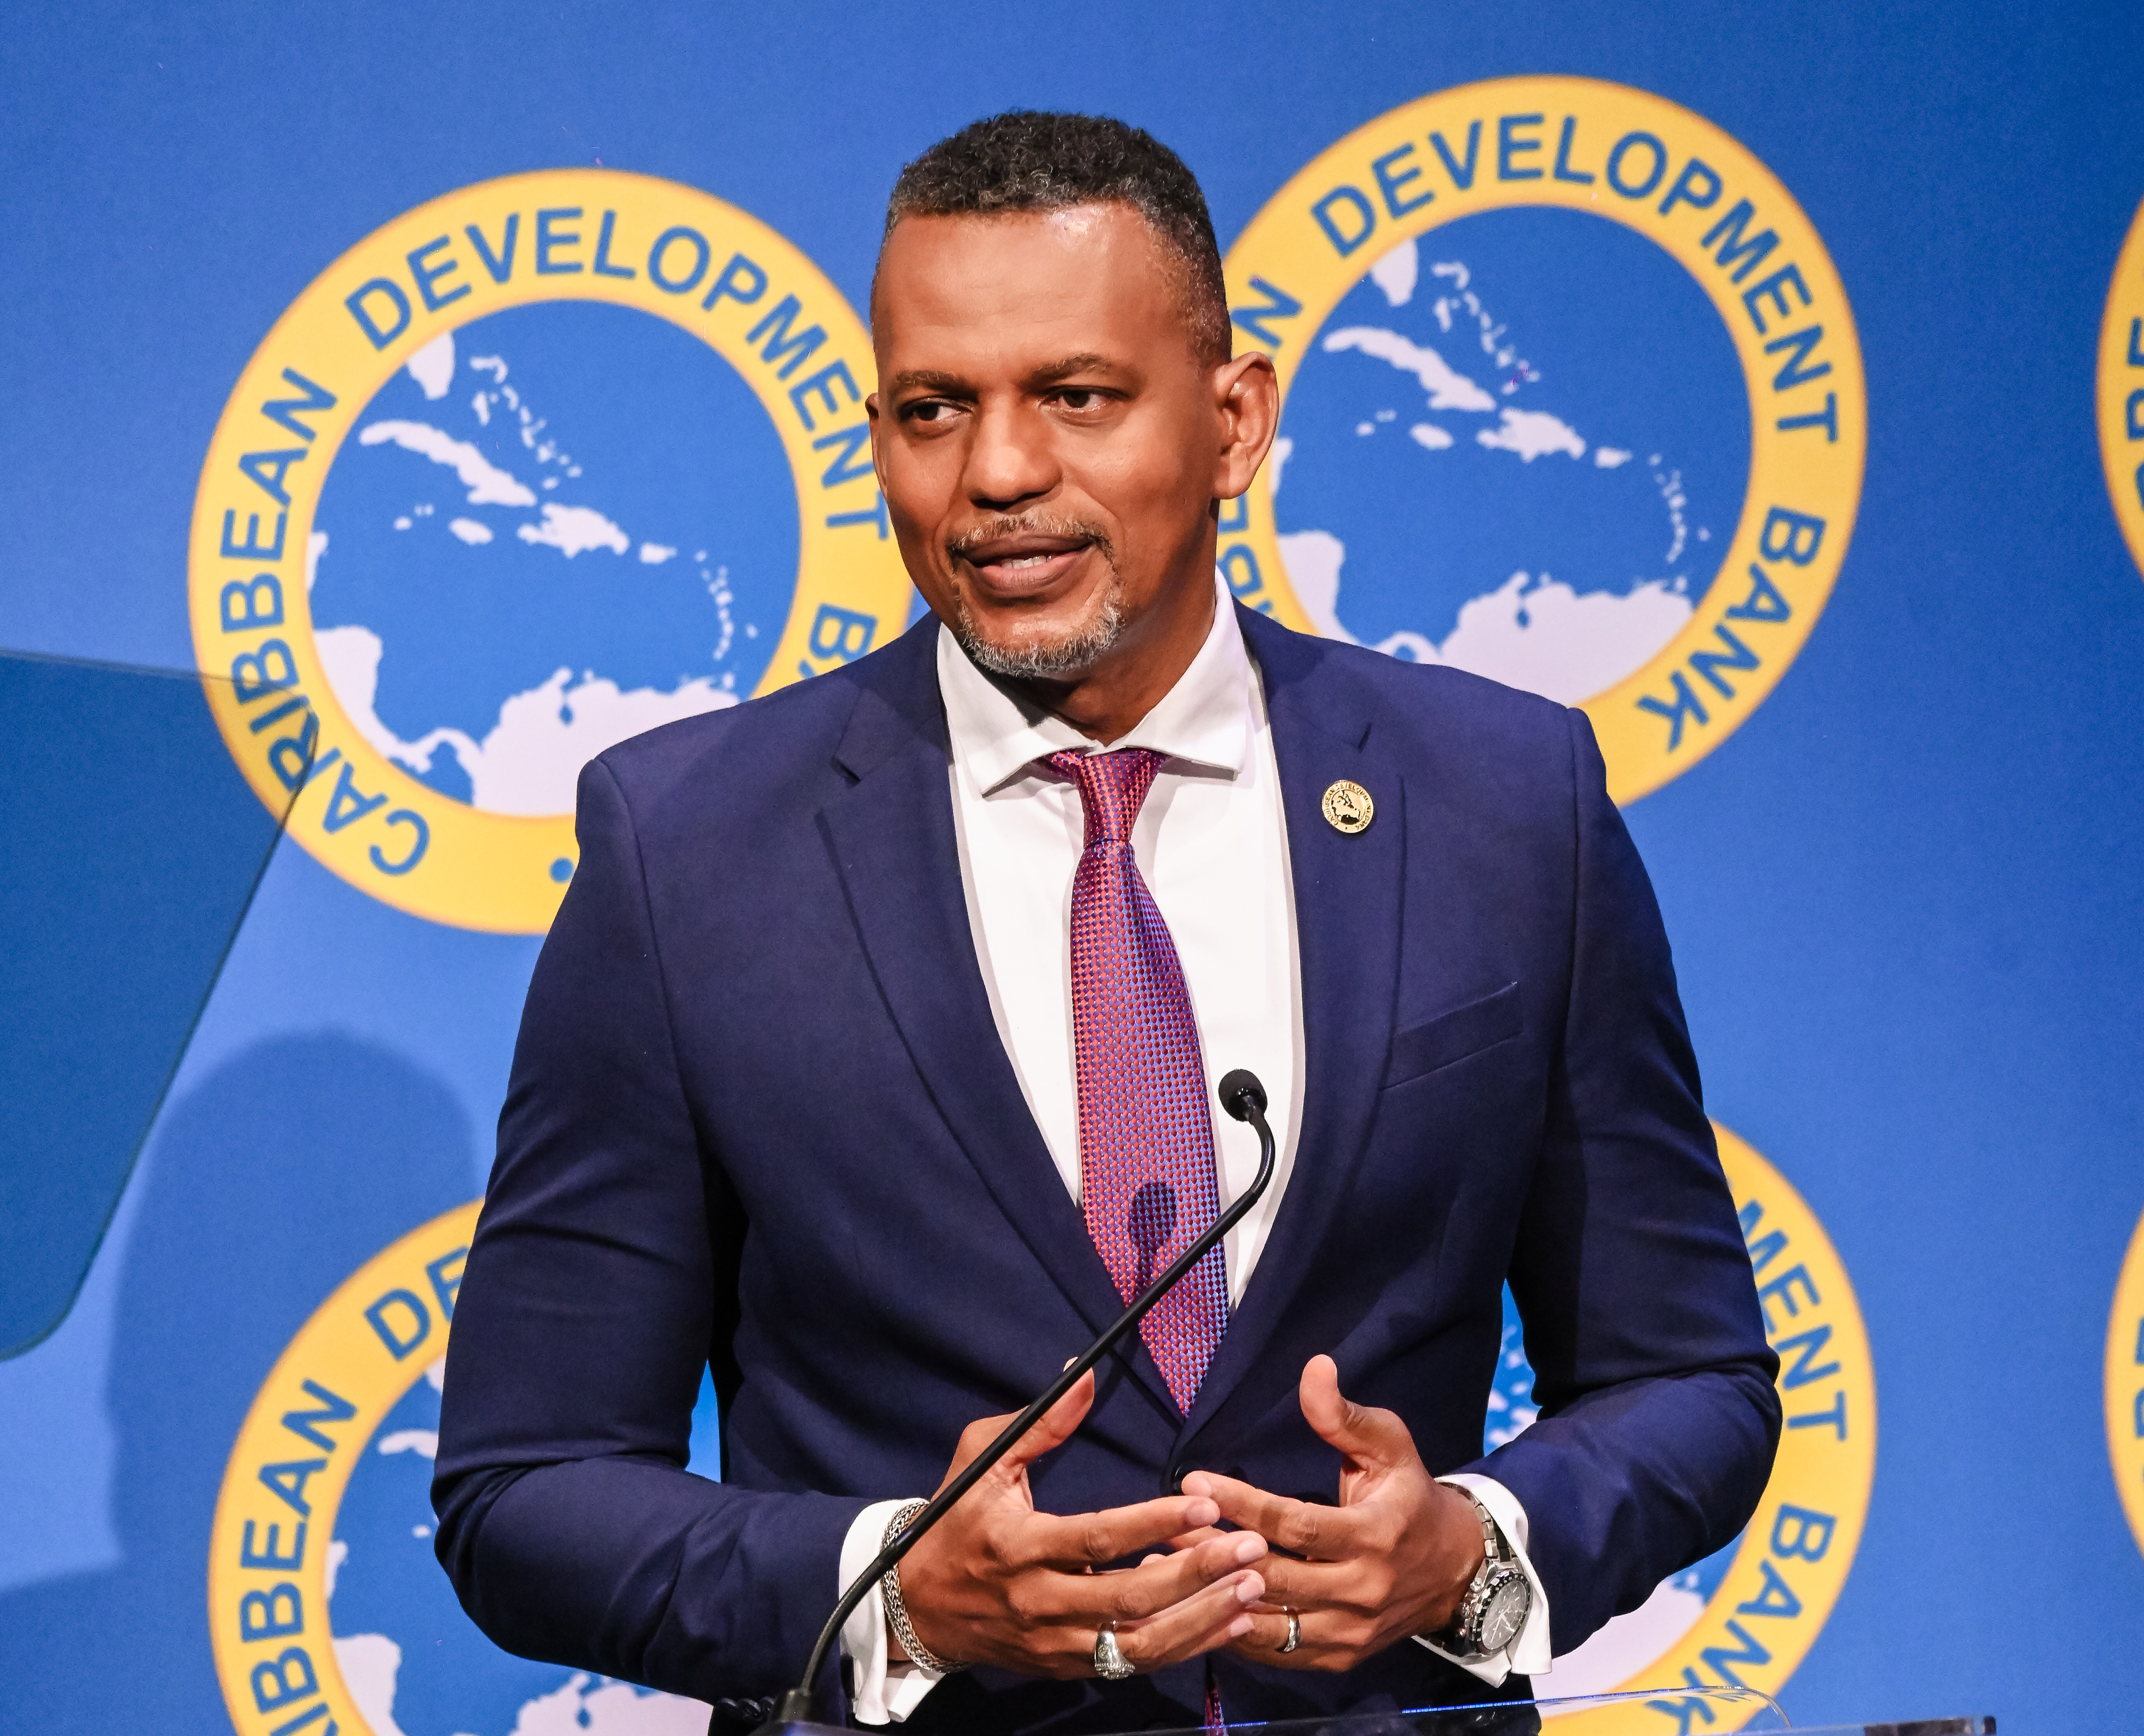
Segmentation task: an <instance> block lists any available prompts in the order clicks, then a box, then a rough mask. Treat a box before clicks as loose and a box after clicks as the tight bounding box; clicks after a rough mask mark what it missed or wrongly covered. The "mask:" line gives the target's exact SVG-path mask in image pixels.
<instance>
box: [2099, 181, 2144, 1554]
mask: <svg viewBox="0 0 2144 1736" xmlns="http://www.w3.org/2000/svg"><path fill="white" fill-rule="evenodd" d="M2096 395H2097V399H2098V408H2099V459H2100V464H2101V465H2102V468H2103V469H2105V470H2106V472H2107V495H2108V498H2110V499H2112V502H2113V503H2114V518H2115V522H2116V523H2118V524H2119V525H2121V527H2122V541H2123V542H2125V543H2127V544H2128V545H2129V556H2130V558H2131V559H2132V560H2133V561H2135V562H2136V563H2137V565H2138V566H2139V567H2140V568H2144V205H2140V206H2137V215H2136V216H2134V217H2133V218H2132V219H2131V220H2130V224H2129V235H2128V237H2127V240H2125V241H2123V242H2122V256H2121V258H2120V259H2118V260H2116V261H2115V265H2114V281H2113V282H2112V283H2111V284H2109V285H2107V316H2106V317H2105V318H2104V319H2103V320H2101V321H2100V325H2099V378H2098V390H2097V394H2096ZM2131 1517H2132V1522H2133V1520H2134V1517H2135V1515H2134V1512H2133V1510H2132V1515H2131Z"/></svg>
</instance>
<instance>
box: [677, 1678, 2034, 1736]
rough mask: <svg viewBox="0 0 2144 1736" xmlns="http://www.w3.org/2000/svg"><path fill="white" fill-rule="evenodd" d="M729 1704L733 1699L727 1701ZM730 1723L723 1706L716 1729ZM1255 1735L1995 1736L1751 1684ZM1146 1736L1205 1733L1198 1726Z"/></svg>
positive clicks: (1272, 1729)
mask: <svg viewBox="0 0 2144 1736" xmlns="http://www.w3.org/2000/svg"><path fill="white" fill-rule="evenodd" d="M725 1704H731V1703H725ZM727 1728H728V1725H727V1721H726V1720H725V1719H724V1718H723V1716H722V1712H721V1710H719V1709H718V1710H717V1714H716V1717H715V1719H714V1723H713V1725H712V1729H714V1730H715V1731H717V1732H721V1731H723V1730H725V1729H727ZM1228 1729H1230V1730H1231V1731H1238V1730H1240V1731H1243V1732H1246V1733H1252V1732H1255V1733H1256V1736H1531V1733H1533V1732H1536V1731H1538V1732H1541V1733H1542V1736H1715V1733H1717V1736H1725V1733H1726V1732H1728V1731H1732V1730H1743V1731H1766V1730H1794V1731H1797V1732H1799V1733H1800V1736H1994V1733H1995V1720H1994V1719H1993V1718H1988V1717H1966V1716H1959V1717H1951V1718H1920V1719H1893V1720H1890V1721H1887V1722H1882V1723H1859V1724H1796V1723H1794V1722H1791V1721H1790V1720H1789V1718H1788V1716H1787V1714H1786V1713H1785V1712H1784V1710H1783V1709H1781V1708H1780V1706H1779V1704H1778V1702H1777V1701H1775V1700H1774V1699H1770V1698H1769V1697H1768V1696H1766V1695H1764V1694H1759V1693H1757V1692H1756V1691H1755V1690H1754V1689H1745V1688H1687V1687H1671V1688H1670V1687H1664V1688H1659V1689H1636V1690H1635V1691H1631V1692H1627V1693H1622V1694H1590V1695H1586V1696H1585V1697H1583V1698H1580V1699H1541V1700H1500V1701H1496V1702H1494V1703H1491V1704H1481V1705H1473V1706H1438V1707H1431V1708H1426V1709H1422V1710H1418V1711H1412V1712H1372V1713H1362V1714H1347V1715H1346V1716H1342V1717H1334V1718H1312V1719H1293V1720H1289V1721H1287V1722H1282V1723H1273V1724H1251V1723H1243V1724H1237V1723H1233V1722H1232V1723H1230V1724H1229V1725H1228ZM776 1731H778V1732H780V1733H781V1736H839V1733H838V1732H837V1730H836V1729H835V1727H831V1726H827V1725H822V1724H784V1725H778V1726H776V1727H775V1729H774V1730H770V1731H767V1736H776ZM1145 1736H1204V1733H1203V1732H1200V1731H1198V1730H1195V1729H1194V1730H1186V1731H1182V1732H1174V1731H1171V1732H1160V1733H1145Z"/></svg>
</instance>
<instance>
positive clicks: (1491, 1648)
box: [1430, 1483, 1534, 1658]
mask: <svg viewBox="0 0 2144 1736" xmlns="http://www.w3.org/2000/svg"><path fill="white" fill-rule="evenodd" d="M1447 1487H1449V1488H1453V1489H1458V1490H1459V1493H1460V1494H1462V1495H1465V1496H1466V1497H1467V1503H1468V1505H1471V1506H1472V1508H1473V1509H1474V1511H1475V1513H1476V1516H1478V1517H1479V1518H1480V1520H1481V1552H1482V1553H1481V1566H1479V1567H1478V1568H1476V1570H1475V1571H1474V1579H1473V1581H1472V1584H1471V1585H1468V1586H1467V1593H1466V1595H1465V1596H1463V1597H1462V1598H1461V1599H1460V1600H1459V1613H1458V1614H1457V1615H1455V1616H1454V1617H1453V1618H1452V1625H1451V1626H1450V1627H1448V1628H1447V1629H1445V1630H1444V1631H1443V1632H1442V1633H1441V1634H1432V1635H1431V1636H1430V1637H1431V1638H1432V1639H1433V1640H1434V1641H1435V1642H1436V1643H1437V1647H1438V1649H1440V1650H1442V1651H1447V1652H1450V1653H1452V1654H1453V1655H1454V1656H1455V1657H1460V1658H1483V1657H1487V1656H1490V1655H1491V1654H1494V1653H1496V1652H1501V1650H1503V1649H1504V1648H1505V1647H1506V1646H1507V1645H1509V1644H1511V1642H1512V1641H1513V1640H1514V1639H1517V1638H1518V1637H1519V1634H1520V1633H1521V1630H1522V1629H1524V1628H1525V1627H1526V1614H1527V1612H1528V1611H1530V1610H1531V1609H1532V1608H1533V1605H1534V1588H1533V1586H1532V1585H1531V1583H1530V1582H1529V1581H1528V1580H1527V1579H1526V1570H1525V1569H1524V1568H1522V1567H1521V1566H1520V1565H1518V1561H1517V1560H1516V1557H1514V1556H1513V1555H1512V1554H1511V1545H1510V1544H1508V1543H1506V1541H1505V1540H1504V1534H1503V1531H1502V1530H1501V1529H1500V1528H1499V1527H1498V1525H1497V1524H1496V1520H1494V1519H1492V1518H1491V1517H1490V1515H1489V1510H1488V1509H1487V1508H1486V1507H1485V1506H1483V1505H1481V1502H1480V1501H1478V1500H1476V1499H1475V1497H1474V1494H1473V1491H1472V1490H1468V1489H1463V1488H1460V1486H1459V1485H1457V1483H1453V1484H1449V1485H1447Z"/></svg>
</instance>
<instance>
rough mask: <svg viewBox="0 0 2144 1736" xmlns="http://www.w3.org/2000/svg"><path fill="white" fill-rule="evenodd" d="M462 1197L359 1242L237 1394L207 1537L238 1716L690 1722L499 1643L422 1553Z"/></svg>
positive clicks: (617, 1724)
mask: <svg viewBox="0 0 2144 1736" xmlns="http://www.w3.org/2000/svg"><path fill="white" fill-rule="evenodd" d="M476 1215H477V1206H476V1203H474V1202H472V1203H470V1204H469V1205H467V1206H464V1207H462V1208H460V1209H459V1210H457V1211H453V1212H449V1213H445V1214H444V1215H443V1216H441V1217H439V1218H434V1220H433V1221H432V1222H431V1223H428V1224H425V1225H424V1227H423V1228H420V1229H418V1230H416V1231H414V1232H413V1233H410V1234H409V1235H408V1236H405V1237H404V1238H402V1239H401V1240H400V1242H396V1243H395V1245H394V1246H393V1247H390V1248H389V1249H387V1250H386V1252H384V1253H381V1254H380V1255H379V1256H377V1257H375V1258H374V1259H372V1260H371V1261H370V1262H367V1263H366V1264H365V1266H364V1267H362V1268H360V1270H359V1271H358V1272H356V1273H355V1275H354V1276H353V1277H351V1278H350V1280H349V1282H346V1283H345V1284H344V1285H342V1287H340V1288H339V1289H338V1290H337V1291H336V1292H335V1294H334V1295H332V1296H330V1297H329V1298H328V1299H327V1301H326V1302H324V1303H322V1304H321V1306H320V1309H319V1311H318V1312H316V1313H315V1314H314V1316H313V1317H312V1318H311V1319H310V1320H309V1321H307V1322H305V1326H304V1327H302V1328H300V1331H299V1332H298V1335H297V1337H295V1338H294V1339H292V1340H291V1342H290V1347H289V1348H288V1349H287V1350H285V1352H284V1353H283V1355H282V1357H281V1358H280V1360H279V1361H278V1362H276V1364H275V1368H274V1370H273V1371H271V1372H270V1374H269V1376H268V1378H267V1381H266V1382H265V1383H264V1384H263V1385H262V1386H261V1391H260V1393H259V1394H258V1396H256V1398H255V1400H254V1401H253V1406H252V1409H251V1411H249V1412H248V1413H247V1415H246V1422H245V1426H243V1427H242V1428H241V1430H240V1431H239V1436H238V1441H237V1444H236V1446H235V1447H233V1449H232V1451H231V1460H230V1462H229V1464H228V1465H227V1466H226V1468H225V1471H224V1477H223V1488H222V1492H221V1495H220V1496H219V1498H218V1500H217V1502H216V1522H215V1526H214V1529H213V1531H212V1533H211V1543H210V1548H209V1570H208V1597H209V1628H210V1634H211V1641H212V1644H213V1645H214V1649H215V1654H216V1674H217V1676H218V1679H220V1680H221V1684H222V1686H223V1694H224V1700H225V1703H226V1705H227V1706H228V1707H229V1709H230V1712H231V1723H232V1724H233V1725H234V1726H235V1727H236V1729H237V1730H238V1731H239V1732H240V1736H335V1733H336V1732H338V1731H340V1732H341V1733H343V1736H405V1733H406V1736H419V1733H424V1732H437V1733H439V1736H446V1733H448V1732H449V1731H452V1732H457V1733H464V1736H703V1733H704V1732H705V1730H706V1729H707V1708H706V1707H705V1706H704V1705H702V1704H699V1703H698V1702H697V1701H693V1700H687V1699H677V1698H674V1697H672V1696H671V1695H668V1694H651V1693H648V1692H647V1691H646V1690H644V1689H637V1688H634V1687H633V1686H631V1685H629V1684H626V1683H623V1682H612V1681H606V1680H604V1679H602V1678H599V1677H592V1676H590V1675H588V1674H585V1673H584V1672H581V1671H575V1670H568V1669H561V1668H558V1667H557V1666H554V1665H550V1664H533V1663H530V1662H529V1661H528V1660H527V1659H521V1658H514V1657H509V1656H508V1655H507V1654H505V1653H504V1652H502V1651H500V1650H499V1649H498V1648H497V1647H495V1646H494V1645H493V1644H491V1642H490V1641H489V1640H488V1639H485V1638H484V1635H483V1634H481V1633H479V1631H478V1630H477V1629H476V1627H475V1625H474V1624H473V1623H472V1622H471V1621H470V1620H469V1618H468V1616H466V1615H465V1614H463V1613H462V1610H461V1607H460V1605H458V1604H457V1603H456V1602H455V1601H454V1591H453V1590H452V1588H451V1587H450V1586H449V1585H448V1583H447V1578H446V1575H444V1573H442V1572H441V1571H440V1570H439V1563H438V1562H437V1561H436V1560H434V1557H433V1554H432V1539H431V1523H432V1510H431V1502H430V1498H429V1486H430V1483H431V1476H432V1464H433V1459H434V1455H435V1453H436V1452H437V1451H438V1445H439V1391H440V1384H441V1376H442V1371H443V1370H444V1357H445V1355H446V1341H447V1333H448V1329H449V1324H450V1322H452V1320H453V1318H454V1300H455V1295H456V1292H457V1291H458V1290H459V1287H460V1283H461V1272H462V1262H463V1261H464V1259H465V1258H466V1257H467V1256H468V1253H469V1237H470V1234H471V1233H472V1232H473V1231H474V1229H475V1228H476Z"/></svg>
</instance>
